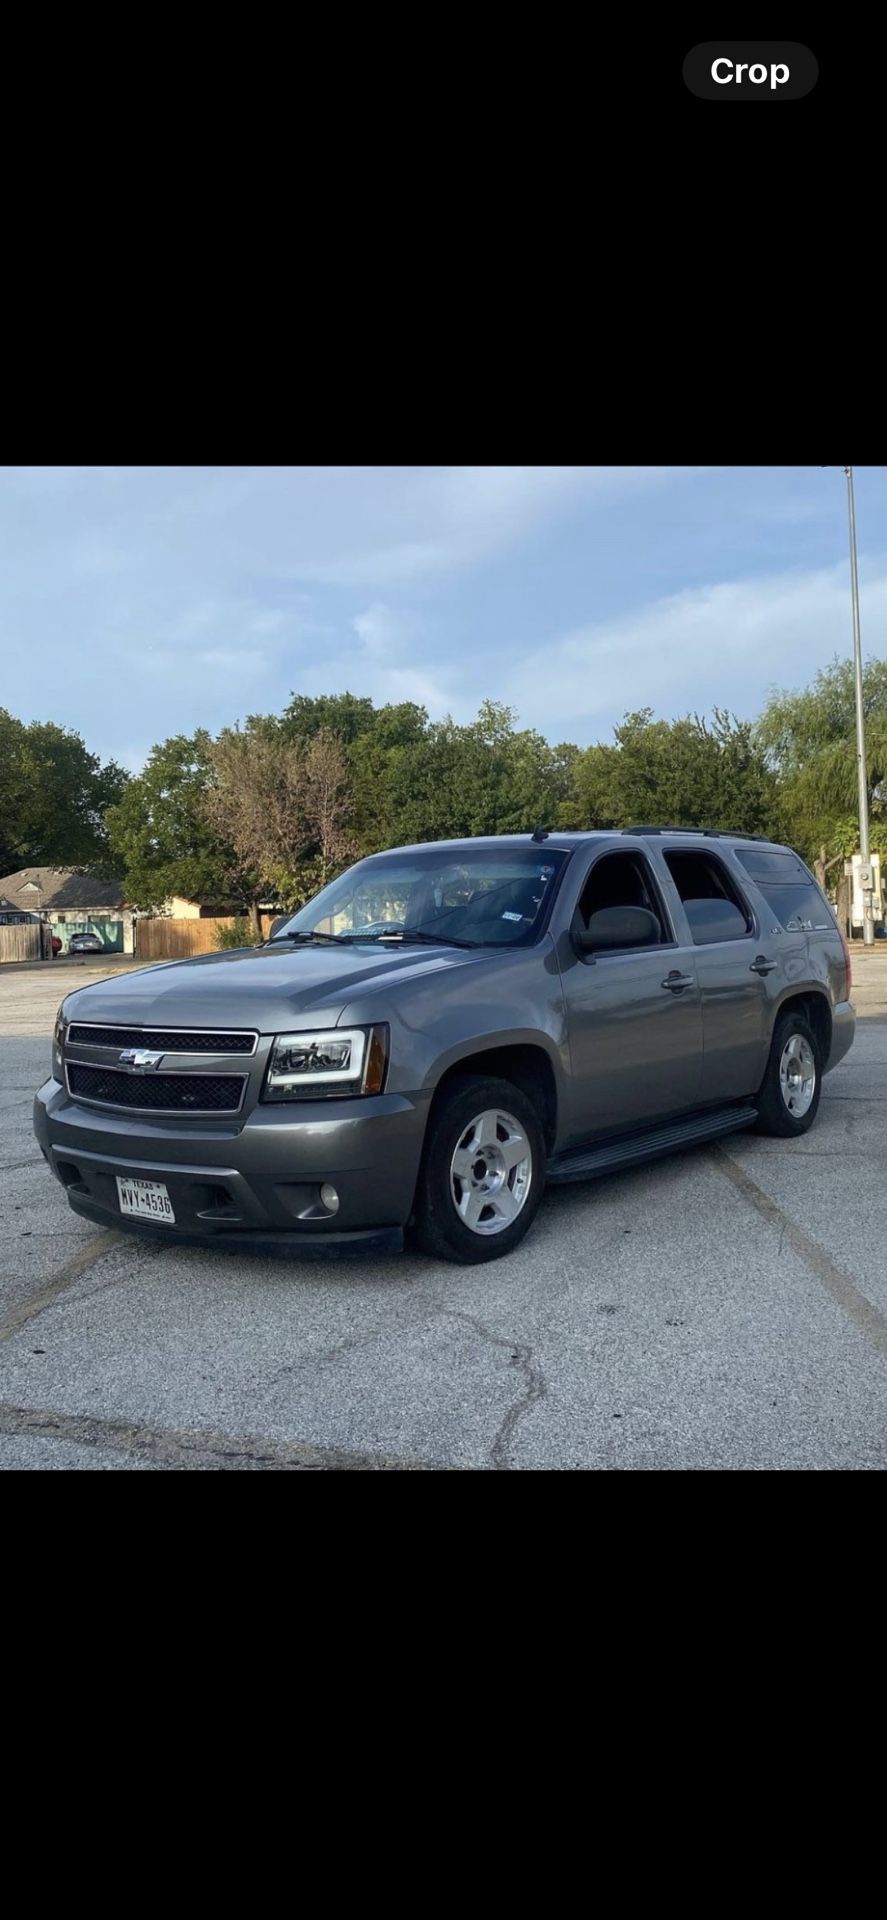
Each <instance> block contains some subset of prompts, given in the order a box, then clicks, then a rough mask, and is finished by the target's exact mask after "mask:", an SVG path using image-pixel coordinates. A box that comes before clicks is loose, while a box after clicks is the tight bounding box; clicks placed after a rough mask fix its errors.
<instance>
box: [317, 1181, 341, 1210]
mask: <svg viewBox="0 0 887 1920" xmlns="http://www.w3.org/2000/svg"><path fill="white" fill-rule="evenodd" d="M320 1198H321V1201H322V1203H323V1205H324V1206H325V1207H326V1209H327V1212H328V1213H338V1211H339V1196H338V1194H337V1192H336V1189H335V1187H331V1186H330V1183H329V1181H328V1180H325V1181H324V1183H323V1186H322V1187H321V1189H320Z"/></svg>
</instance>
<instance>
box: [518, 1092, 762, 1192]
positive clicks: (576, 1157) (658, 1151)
mask: <svg viewBox="0 0 887 1920" xmlns="http://www.w3.org/2000/svg"><path fill="white" fill-rule="evenodd" d="M757 1117H758V1109H757V1107H755V1106H752V1105H751V1103H750V1102H748V1101H743V1102H742V1103H741V1104H740V1105H739V1106H735V1107H721V1108H719V1110H718V1112H717V1113H703V1114H696V1115H695V1117H694V1118H692V1119H690V1120H676V1121H675V1122H674V1123H673V1124H672V1125H671V1126H670V1127H656V1128H655V1129H654V1130H653V1131H652V1132H650V1133H645V1134H633V1135H632V1136H631V1138H630V1139H626V1140H611V1141H610V1142H609V1143H608V1144H607V1146H604V1147H580V1148H579V1149H578V1150H577V1151H576V1152H575V1153H560V1154H558V1156H557V1159H556V1160H549V1162H548V1166H547V1168H546V1172H545V1177H546V1180H547V1181H548V1182H549V1183H550V1184H551V1185H552V1186H564V1185H566V1182H567V1181H568V1180H594V1179H595V1178H596V1177H597V1175H598V1174H601V1173H616V1172H619V1171H620V1170H621V1169H622V1168H624V1167H638V1166H642V1165H643V1163H644V1161H645V1160H658V1159H659V1158H660V1156H661V1155H662V1154H666V1153H675V1152H676V1151H677V1150H678V1148H680V1147H695V1146H701V1145H703V1144H704V1143H705V1141H706V1140H717V1138H718V1137H719V1135H720V1134H722V1133H737V1132H738V1131H739V1128H740V1127H750V1126H752V1125H753V1124H754V1122H755V1120H757Z"/></svg>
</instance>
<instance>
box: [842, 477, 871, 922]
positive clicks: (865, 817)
mask: <svg viewBox="0 0 887 1920" xmlns="http://www.w3.org/2000/svg"><path fill="white" fill-rule="evenodd" d="M844 473H845V475H846V478H847V511H848V515H849V519H850V590H851V594H852V597H853V674H854V679H855V682H856V771H857V776H858V781H859V851H860V854H861V855H862V865H863V867H864V868H865V867H868V865H869V858H870V849H869V792H868V781H867V779H866V771H865V714H864V712H863V705H862V642H861V640H860V637H859V576H858V574H857V570H856V507H855V504H854V499H853V468H852V467H845V468H844ZM862 937H863V940H864V942H865V945H866V946H867V947H871V946H873V945H874V940H875V928H874V921H873V918H872V890H871V887H870V886H869V887H866V886H863V889H862Z"/></svg>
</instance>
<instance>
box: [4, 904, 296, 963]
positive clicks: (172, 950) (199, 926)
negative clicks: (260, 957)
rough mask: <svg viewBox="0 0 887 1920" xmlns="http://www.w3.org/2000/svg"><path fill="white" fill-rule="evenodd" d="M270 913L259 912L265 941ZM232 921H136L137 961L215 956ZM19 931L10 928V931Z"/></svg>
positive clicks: (230, 919) (232, 919)
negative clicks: (220, 932) (222, 930)
mask: <svg viewBox="0 0 887 1920" xmlns="http://www.w3.org/2000/svg"><path fill="white" fill-rule="evenodd" d="M276 918H277V915H276V914H273V913H262V914H260V915H259V920H260V923H261V928H262V938H263V939H264V940H267V938H268V935H269V933H270V931H271V926H272V923H273V921H274V920H275V919H276ZM233 925H234V918H233V916H232V915H230V914H229V915H228V916H227V917H226V918H224V919H218V920H164V919H158V920H137V921H136V928H135V954H136V959H137V960H191V959H193V957H194V955H195V954H198V953H217V952H218V951H219V949H218V947H217V945H216V938H215V934H216V928H217V927H233ZM12 931H15V932H18V928H15V929H12V928H10V932H12ZM250 944H251V942H250V937H249V932H248V931H247V933H246V936H245V945H246V946H249V945H250Z"/></svg>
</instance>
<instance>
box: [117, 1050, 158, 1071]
mask: <svg viewBox="0 0 887 1920" xmlns="http://www.w3.org/2000/svg"><path fill="white" fill-rule="evenodd" d="M162 1059H163V1055H162V1053H148V1052H147V1050H146V1049H145V1048H143V1047H127V1049H126V1052H125V1053H121V1055H120V1059H119V1062H118V1064H119V1065H120V1066H121V1067H132V1069H133V1071H134V1072H135V1073H148V1072H149V1071H150V1070H151V1068H152V1067H159V1065H160V1062H161V1060H162Z"/></svg>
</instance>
